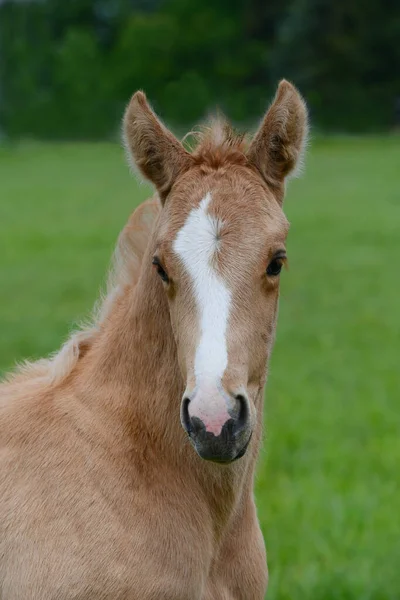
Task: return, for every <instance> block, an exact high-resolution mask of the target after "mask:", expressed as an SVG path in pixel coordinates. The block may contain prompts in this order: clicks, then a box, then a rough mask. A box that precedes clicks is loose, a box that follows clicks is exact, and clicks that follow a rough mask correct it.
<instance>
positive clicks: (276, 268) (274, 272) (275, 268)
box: [267, 254, 286, 277]
mask: <svg viewBox="0 0 400 600" xmlns="http://www.w3.org/2000/svg"><path fill="white" fill-rule="evenodd" d="M285 259H286V256H285V255H283V254H280V255H278V256H275V258H273V259H272V260H271V262H270V263H269V265H268V267H267V275H268V276H269V277H277V276H278V275H279V274H280V272H281V270H282V267H283V263H284V262H285Z"/></svg>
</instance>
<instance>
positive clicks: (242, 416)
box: [235, 394, 249, 430]
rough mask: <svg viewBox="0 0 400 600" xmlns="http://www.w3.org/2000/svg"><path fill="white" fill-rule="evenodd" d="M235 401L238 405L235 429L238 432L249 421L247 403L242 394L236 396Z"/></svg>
mask: <svg viewBox="0 0 400 600" xmlns="http://www.w3.org/2000/svg"><path fill="white" fill-rule="evenodd" d="M235 400H236V402H237V403H238V405H239V407H238V416H237V420H236V424H237V429H238V430H240V429H242V428H243V427H245V426H246V425H247V422H248V419H249V401H248V400H247V398H246V397H245V396H243V394H236V396H235Z"/></svg>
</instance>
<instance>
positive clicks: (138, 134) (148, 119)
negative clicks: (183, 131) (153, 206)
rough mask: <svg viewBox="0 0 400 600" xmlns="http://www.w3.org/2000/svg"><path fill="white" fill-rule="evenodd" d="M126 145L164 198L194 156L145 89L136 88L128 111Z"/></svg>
mask: <svg viewBox="0 0 400 600" xmlns="http://www.w3.org/2000/svg"><path fill="white" fill-rule="evenodd" d="M123 136H124V142H125V146H126V148H127V149H128V151H129V154H130V156H131V158H132V160H133V162H134V163H135V164H136V165H137V167H138V169H139V170H140V171H141V173H142V174H143V175H144V177H146V179H149V180H150V181H151V182H152V183H153V184H154V185H155V186H156V188H157V191H158V193H159V195H160V199H161V202H162V203H164V202H165V199H166V197H167V195H168V193H169V191H170V190H171V187H172V186H173V184H174V182H175V181H176V179H177V178H178V177H179V175H181V174H182V173H183V172H184V171H186V170H187V169H188V168H189V167H190V165H191V164H192V161H193V158H192V156H191V155H190V154H189V152H187V151H186V150H185V149H184V147H183V146H182V144H181V143H180V142H179V141H178V140H177V139H176V137H175V136H174V135H173V134H172V133H171V132H170V131H169V130H168V129H167V128H166V127H165V126H164V125H163V124H162V123H161V121H160V120H159V119H158V118H157V116H156V115H155V114H154V112H153V111H152V110H151V108H150V106H149V104H148V103H147V100H146V96H145V94H144V93H143V92H136V94H134V95H133V96H132V98H131V101H130V103H129V105H128V107H127V109H126V111H125V116H124V122H123Z"/></svg>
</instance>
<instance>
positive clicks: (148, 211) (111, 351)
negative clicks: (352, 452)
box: [0, 81, 307, 600]
mask: <svg viewBox="0 0 400 600" xmlns="http://www.w3.org/2000/svg"><path fill="white" fill-rule="evenodd" d="M306 129H307V116H306V109H305V105H304V103H303V101H302V99H301V97H300V96H299V94H298V92H297V91H296V90H295V88H294V87H293V86H292V85H291V84H289V83H288V82H286V81H282V82H281V83H280V85H279V88H278V91H277V94H276V97H275V99H274V102H273V104H272V105H271V107H270V109H269V110H268V112H267V114H266V116H265V118H264V120H263V122H262V124H261V126H260V128H259V130H258V132H257V133H256V135H255V137H254V138H253V140H252V141H251V142H250V143H249V144H247V143H246V142H245V140H244V139H243V138H242V137H239V136H236V135H234V134H233V132H232V131H231V129H230V128H229V127H228V126H227V125H221V124H220V123H218V122H217V123H214V125H213V126H212V127H211V128H210V129H209V130H206V131H205V133H203V135H202V136H201V137H200V140H199V143H198V145H197V148H196V149H195V150H194V151H193V152H192V153H189V152H187V151H186V150H185V149H184V147H183V146H182V145H181V144H180V142H178V141H177V139H176V138H175V137H174V136H173V135H172V134H171V133H170V132H169V131H168V130H167V129H166V128H165V127H164V126H163V125H162V124H161V123H160V121H159V120H158V119H157V117H156V116H155V114H154V113H153V112H152V110H151V109H150V107H149V105H148V104H147V102H146V98H145V96H144V94H143V93H142V92H137V93H136V94H135V95H134V96H133V97H132V100H131V102H130V104H129V106H128V108H127V111H126V114H125V120H124V135H125V142H126V147H127V149H128V151H129V152H130V154H131V157H132V160H133V162H134V163H135V164H136V166H137V167H138V169H139V170H140V171H141V172H142V174H143V175H144V176H145V177H146V178H148V179H149V180H150V181H151V182H152V183H153V184H154V185H155V187H156V189H157V192H158V196H157V198H156V199H154V200H153V201H150V202H148V203H145V204H144V205H142V206H141V207H140V208H139V209H138V210H137V211H136V212H135V213H134V215H133V216H132V217H131V220H130V222H129V223H128V225H127V227H126V228H125V229H124V231H123V233H122V234H121V237H120V241H119V245H118V249H117V266H116V269H115V273H114V280H113V285H112V286H111V287H110V290H109V293H108V295H107V297H106V298H105V301H104V303H103V306H102V309H101V311H100V313H99V315H98V317H97V320H96V321H95V322H94V324H93V326H92V327H91V328H89V329H86V330H84V331H81V332H80V333H78V334H75V335H74V336H73V337H72V338H71V339H70V340H69V342H67V344H66V345H65V346H64V347H63V348H62V349H61V351H60V352H59V354H58V355H56V356H55V357H53V358H52V359H50V360H43V361H39V362H38V363H34V364H32V365H27V366H25V367H23V368H22V369H20V371H19V372H18V373H17V374H15V375H13V376H11V377H10V378H9V379H8V381H7V382H5V383H4V384H3V385H2V386H1V387H0V392H1V394H0V397H1V400H0V436H1V439H0V598H1V600H28V599H29V600H67V599H68V600H69V599H72V598H74V599H79V600H159V599H162V600H262V599H263V598H264V594H265V591H266V586H267V565H266V556H265V549H264V542H263V539H262V535H261V531H260V527H259V524H258V520H257V516H256V510H255V505H254V499H253V479H254V470H255V463H256V458H257V454H258V451H259V448H260V443H261V430H262V419H263V389H264V384H265V379H266V369H267V362H268V358H269V356H270V353H271V348H272V344H273V339H274V335H275V326H276V318H277V306H278V294H279V273H280V271H281V268H282V265H283V264H284V262H285V260H286V251H285V239H286V235H287V231H288V223H287V220H286V218H285V216H284V214H283V212H282V202H283V197H284V191H285V178H286V177H287V175H289V174H290V173H291V172H292V171H293V169H294V168H295V166H296V164H297V163H298V160H299V158H300V157H301V153H302V149H303V146H304V140H305V135H306Z"/></svg>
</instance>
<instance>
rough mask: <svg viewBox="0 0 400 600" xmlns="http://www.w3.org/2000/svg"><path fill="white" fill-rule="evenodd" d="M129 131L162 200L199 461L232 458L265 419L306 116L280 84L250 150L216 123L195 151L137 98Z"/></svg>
mask: <svg viewBox="0 0 400 600" xmlns="http://www.w3.org/2000/svg"><path fill="white" fill-rule="evenodd" d="M124 127H125V140H126V144H127V147H128V149H129V151H130V152H131V155H132V158H133V160H134V162H135V163H136V165H137V166H138V168H139V169H140V171H141V172H142V173H143V174H144V175H145V177H147V178H148V179H149V180H150V181H152V182H153V183H154V185H155V186H156V188H157V190H158V193H159V196H160V198H161V202H162V203H163V210H162V212H161V216H160V219H159V222H158V225H157V228H156V232H155V238H154V245H153V248H152V265H151V264H149V265H148V268H149V269H150V268H153V269H154V277H159V279H160V284H159V285H160V286H161V285H162V286H163V288H164V292H165V295H166V297H167V299H168V304H169V312H170V319H171V324H172V329H173V333H174V336H175V340H176V345H177V353H178V360H179V364H180V368H181V371H182V375H183V378H184V380H185V382H186V389H185V393H184V395H183V399H182V401H181V408H180V411H181V421H182V425H183V427H184V429H185V430H186V432H187V433H188V434H189V436H190V439H191V441H192V444H193V446H194V447H195V449H196V450H197V452H198V454H199V455H200V456H201V457H202V458H205V459H209V460H213V461H216V462H231V461H233V460H235V459H237V458H240V457H241V456H243V455H244V453H245V452H246V449H247V446H248V444H249V441H250V438H251V435H252V431H253V429H254V427H255V424H256V422H257V419H261V418H262V415H261V414H258V413H259V410H260V396H261V394H262V389H263V384H264V380H265V373H266V365H267V360H268V357H269V354H270V351H271V348H272V344H273V339H274V332H275V325H276V317H277V305H278V295H279V278H280V272H281V269H282V267H283V265H284V263H285V261H286V249H285V240H286V235H287V232H288V222H287V220H286V218H285V216H284V214H283V211H282V202H283V196H284V191H285V178H286V177H287V176H288V175H289V174H290V173H291V172H292V171H293V170H294V168H295V167H296V164H297V163H298V161H299V158H301V154H302V150H303V147H304V141H305V136H306V129H307V115H306V108H305V105H304V103H303V101H302V99H301V97H300V96H299V94H298V92H297V91H296V89H295V88H294V87H293V86H292V85H291V84H289V83H288V82H286V81H283V82H281V84H280V85H279V88H278V92H277V94H276V97H275V99H274V102H273V104H272V105H271V107H270V108H269V110H268V112H267V114H266V115H265V118H264V120H263V122H262V124H261V126H260V128H259V130H258V132H257V133H256V134H255V136H254V138H253V140H252V141H251V142H250V143H249V144H246V143H245V142H244V140H243V138H242V137H240V136H235V135H234V134H233V133H232V131H231V129H230V128H229V127H228V126H227V125H226V124H220V123H215V124H214V125H213V126H212V127H211V128H210V129H209V130H208V132H206V133H204V134H203V136H202V140H201V141H200V143H199V145H198V147H197V148H196V150H195V151H194V152H193V153H189V152H187V151H186V150H185V149H184V147H183V146H182V144H181V143H180V142H179V141H178V140H177V139H176V138H175V137H174V136H173V135H172V134H171V133H170V132H169V131H168V130H167V129H166V128H165V127H164V125H162V124H161V123H160V121H159V120H158V119H157V117H156V116H155V114H154V113H153V112H152V110H151V109H150V107H149V105H148V104H147V102H146V98H145V96H144V94H143V93H141V92H137V93H136V94H135V95H134V96H133V97H132V100H131V102H130V104H129V106H128V108H127V111H126V114H125V121H124ZM150 262H151V261H149V263H150ZM144 268H147V267H146V265H145V266H144Z"/></svg>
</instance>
